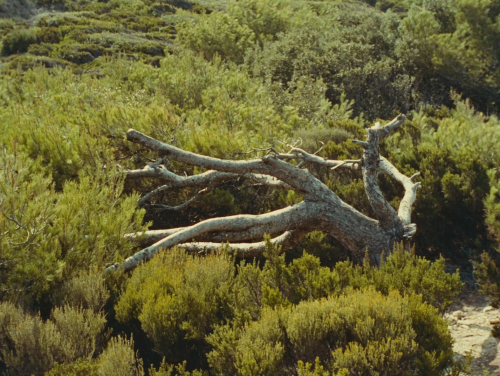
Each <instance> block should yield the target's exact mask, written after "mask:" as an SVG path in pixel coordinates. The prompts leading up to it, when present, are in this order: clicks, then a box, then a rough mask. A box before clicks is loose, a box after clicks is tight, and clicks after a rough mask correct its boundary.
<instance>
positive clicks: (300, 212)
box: [107, 203, 312, 271]
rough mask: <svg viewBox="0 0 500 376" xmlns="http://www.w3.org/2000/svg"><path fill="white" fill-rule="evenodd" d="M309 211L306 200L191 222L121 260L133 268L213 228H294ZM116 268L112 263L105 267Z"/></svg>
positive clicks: (304, 224)
mask: <svg viewBox="0 0 500 376" xmlns="http://www.w3.org/2000/svg"><path fill="white" fill-rule="evenodd" d="M311 214H312V213H308V207H307V205H306V204H305V203H299V204H297V205H294V206H289V207H286V208H284V209H280V210H276V211H273V212H271V213H266V214H260V215H248V214H242V215H235V216H229V217H221V218H211V219H207V220H205V221H202V222H199V223H197V224H195V225H193V226H189V227H185V228H184V229H182V230H179V231H176V232H174V233H172V234H171V235H169V236H167V237H166V238H164V239H161V240H159V241H158V242H156V243H154V244H152V245H150V246H149V247H147V248H144V249H143V250H141V251H139V252H137V253H136V254H134V255H133V256H131V257H129V258H128V259H126V260H125V262H124V268H125V270H126V271H128V270H132V269H134V268H136V267H137V266H138V265H139V264H140V263H141V262H144V261H148V260H150V259H151V258H152V257H153V256H154V255H155V254H156V253H157V252H158V251H159V250H160V249H163V248H170V247H173V246H175V245H178V244H181V243H184V242H187V241H189V240H191V239H193V238H196V237H197V236H200V235H204V234H207V233H210V232H216V231H244V230H248V229H250V228H252V227H254V226H259V227H264V226H265V227H266V228H267V229H268V233H282V232H285V231H288V230H293V229H295V228H304V227H305V228H307V227H308V226H307V222H309V221H311V220H312V218H311ZM113 268H116V266H115V265H114V266H111V267H109V268H108V269H107V270H111V269H113Z"/></svg>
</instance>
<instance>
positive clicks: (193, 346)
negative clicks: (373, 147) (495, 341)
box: [0, 0, 500, 376]
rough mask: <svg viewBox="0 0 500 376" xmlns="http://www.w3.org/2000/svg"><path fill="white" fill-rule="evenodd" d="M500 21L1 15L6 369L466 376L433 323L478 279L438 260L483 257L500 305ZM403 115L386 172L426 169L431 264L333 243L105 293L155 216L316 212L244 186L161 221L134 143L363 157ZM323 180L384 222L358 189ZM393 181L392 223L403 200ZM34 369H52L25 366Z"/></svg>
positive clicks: (163, 9) (329, 7)
mask: <svg viewBox="0 0 500 376" xmlns="http://www.w3.org/2000/svg"><path fill="white" fill-rule="evenodd" d="M365 3H366V4H365ZM497 3H498V2H497V1H482V2H474V1H469V0H461V1H457V2H448V1H413V0H393V1H385V0H384V1H365V2H356V1H355V2H347V1H335V2H331V1H315V2H308V1H306V2H295V1H289V0H282V1H271V2H270V1H264V0H242V1H229V2H227V3H226V2H223V1H221V2H205V1H203V2H196V1H192V2H187V1H177V0H175V1H174V0H172V1H170V0H169V1H163V2H155V1H150V0H145V1H142V0H131V1H128V0H127V1H116V0H111V1H103V2H94V1H87V0H78V1H72V0H62V1H57V2H54V1H51V0H50V1H38V5H43V6H44V7H47V8H51V7H52V8H53V9H57V10H61V9H64V10H66V11H65V12H60V11H58V12H46V13H41V14H39V15H37V16H35V17H34V18H33V19H31V20H30V21H29V23H28V22H24V21H22V20H19V19H2V20H0V35H1V36H2V55H4V56H2V57H1V58H0V63H1V64H0V69H1V70H2V74H1V75H0V134H1V136H0V143H1V145H2V151H1V153H0V300H1V302H0V305H1V309H0V373H1V372H2V371H4V370H5V369H7V371H8V374H12V375H18V374H19V375H21V374H27V375H28V374H29V375H30V374H32V373H35V374H36V375H39V374H40V375H42V374H44V373H45V372H48V373H47V374H48V375H52V376H57V375H115V374H116V375H129V374H130V375H142V374H144V372H145V369H148V368H149V367H150V366H151V365H152V366H153V367H152V368H151V369H150V370H149V373H150V374H151V375H157V376H166V375H173V374H176V375H177V374H178V375H186V376H188V375H191V374H192V375H197V376H199V375H201V374H206V373H209V372H211V373H213V374H251V375H255V374H300V375H304V376H305V375H308V376H310V375H313V374H316V375H319V374H322V375H326V374H336V375H346V374H351V373H355V374H368V373H369V372H370V371H369V370H372V371H373V370H376V371H377V372H379V373H381V374H384V373H385V374H405V371H409V374H421V375H433V374H436V375H438V374H439V375H441V374H454V373H453V372H455V371H453V370H452V367H453V366H455V368H459V365H458V364H454V362H453V360H452V358H451V355H452V354H451V342H450V337H449V334H448V332H447V330H446V325H445V323H444V321H443V320H442V319H441V318H440V316H439V315H440V313H442V312H443V311H444V310H445V309H446V308H447V307H448V306H449V305H450V303H451V301H452V300H453V299H455V298H456V296H457V293H458V291H459V289H460V287H461V283H460V281H459V277H458V274H454V275H448V274H446V273H445V272H444V270H445V260H444V258H442V257H439V255H440V254H442V255H443V256H444V257H445V258H446V259H447V260H448V264H447V265H446V268H447V269H453V268H454V267H453V266H454V265H457V266H460V267H461V269H462V271H464V270H465V271H467V268H470V267H469V259H471V258H472V259H475V260H476V261H479V259H478V255H479V253H480V252H481V251H483V250H486V251H488V252H489V253H488V254H485V255H484V256H483V263H481V264H476V273H477V276H478V278H479V282H480V283H481V286H482V287H481V288H482V291H484V292H486V293H488V294H490V296H491V297H492V298H493V304H497V303H498V297H499V296H500V294H499V291H500V287H499V286H500V277H499V275H500V273H499V271H498V268H497V266H496V265H498V260H497V258H496V256H495V254H494V253H493V252H492V250H493V249H494V248H495V247H496V240H495V236H497V235H498V232H499V231H498V228H499V225H498V223H499V218H500V215H499V212H500V209H499V208H498V206H499V205H498V202H499V194H498V191H499V179H498V173H497V170H496V169H497V167H498V165H499V163H500V158H499V154H498V153H499V150H500V147H499V143H500V133H499V130H500V127H499V126H500V125H499V122H498V118H497V117H496V116H495V115H494V114H495V111H498V103H500V102H499V101H498V88H499V85H500V83H499V78H498V66H497V64H496V61H497V60H498V53H499V52H498V47H497V46H499V45H500V43H498V13H499V11H500V8H499V7H498V4H497ZM367 4H369V5H367ZM47 68H50V69H47ZM450 89H454V90H455V92H456V93H459V94H456V93H455V92H453V93H452V92H451V91H450ZM450 93H451V94H450ZM460 96H462V98H463V99H461V98H460ZM477 109H480V110H481V111H483V113H480V112H478V111H477ZM397 111H398V112H399V111H404V112H406V113H407V115H408V117H409V119H410V120H409V121H407V122H406V124H405V126H404V127H403V128H401V129H400V130H399V131H398V132H396V133H395V134H393V135H391V136H390V137H389V138H388V139H386V141H385V143H384V144H383V145H382V150H381V154H382V155H384V156H386V157H387V158H388V159H390V160H391V161H392V162H393V163H394V164H395V165H396V166H397V167H398V168H399V169H400V171H402V172H403V173H405V174H407V175H412V174H414V173H415V172H417V171H420V172H421V177H420V180H421V183H422V189H421V190H420V192H419V195H418V198H417V201H416V203H415V207H414V208H415V210H414V214H413V219H414V221H415V222H416V223H417V228H418V231H417V234H416V236H415V238H414V240H415V252H416V253H417V254H418V255H426V256H429V257H430V258H432V259H434V260H435V262H431V261H428V260H425V259H423V258H421V257H418V256H416V255H414V254H411V255H410V254H408V253H404V252H402V250H400V249H398V250H397V251H396V252H395V253H394V254H393V255H391V256H390V257H388V258H387V260H385V262H384V263H382V264H381V265H379V266H378V267H373V266H370V265H354V264H352V263H351V262H350V261H349V260H346V258H348V255H347V254H346V253H345V252H344V251H343V249H342V247H341V246H340V245H339V244H338V243H336V242H335V240H334V239H332V238H331V237H330V236H327V235H325V234H323V233H320V232H315V233H311V234H309V235H308V236H307V237H306V239H305V240H304V241H303V243H302V244H301V245H300V246H299V247H297V249H295V250H293V251H292V252H290V253H289V254H288V255H287V259H286V260H287V261H286V262H285V257H284V256H283V255H279V254H278V252H277V250H275V249H268V253H267V259H266V261H259V262H257V261H255V262H241V263H237V264H235V262H234V260H233V259H232V258H231V257H230V256H228V255H225V254H224V252H222V254H221V255H209V256H206V257H205V258H202V257H198V256H196V257H194V256H190V255H187V254H185V253H183V252H181V251H179V250H173V251H172V252H171V253H168V254H163V255H161V256H160V257H157V258H156V259H155V260H153V261H152V262H151V263H150V264H148V265H143V266H142V267H141V268H139V269H138V270H137V271H135V272H134V273H133V274H132V275H131V276H128V275H123V274H121V273H118V274H116V275H113V276H108V277H107V281H105V280H104V277H103V276H102V274H101V272H102V270H103V269H104V267H105V265H106V263H109V262H114V261H116V260H121V259H123V258H124V257H127V256H128V255H129V254H131V253H132V252H133V251H134V250H135V245H134V244H133V242H131V241H130V240H129V238H126V237H124V235H125V234H126V233H130V232H135V231H141V230H144V229H146V228H147V227H148V226H149V225H151V223H147V221H149V220H151V221H153V222H152V224H153V226H155V228H158V227H169V226H170V227H174V226H176V227H177V226H182V225H188V224H191V223H193V222H195V221H199V220H200V219H204V218H208V217H211V216H214V215H230V214H234V213H264V212H267V211H269V210H272V209H275V208H278V207H282V206H285V205H291V204H293V203H296V202H298V201H300V200H301V199H302V198H301V197H300V195H298V194H294V193H293V192H289V191H286V190H283V191H273V190H271V189H268V188H266V187H262V186H258V185H249V184H247V183H243V182H231V183H225V184H223V185H221V186H218V187H215V189H214V190H213V191H212V192H211V193H210V194H208V195H206V196H205V197H204V198H203V199H202V200H200V201H199V202H197V203H196V204H195V205H193V206H192V207H191V208H190V209H189V210H186V211H183V212H180V213H174V214H172V213H168V212H163V213H156V212H154V211H149V212H147V213H144V211H142V210H138V209H137V208H136V202H137V199H138V197H139V195H140V194H142V193H144V192H146V191H148V190H149V189H150V188H151V184H153V183H150V182H143V181H131V180H128V181H124V179H123V170H127V169H130V168H142V167H143V166H144V164H145V163H146V162H150V161H152V160H155V159H156V158H157V156H156V155H155V154H153V153H150V152H148V151H145V150H143V149H142V148H140V147H138V146H136V145H132V144H130V143H128V142H126V141H125V139H124V134H125V131H126V130H127V129H128V128H135V129H137V130H139V131H142V132H145V133H147V134H149V135H151V136H153V137H156V138H158V139H161V140H164V141H167V142H169V143H171V144H173V145H175V146H177V147H180V148H183V149H186V150H191V151H195V152H199V153H203V154H207V155H211V156H214V157H220V158H229V159H240V158H244V157H245V156H248V157H250V156H258V155H259V154H258V153H254V154H244V152H247V151H248V150H250V149H252V148H267V147H274V148H277V149H280V148H281V149H283V150H284V149H285V146H283V145H286V144H289V143H297V144H300V145H301V147H302V148H304V149H306V150H308V151H310V152H316V151H317V150H319V149H320V148H321V147H323V148H322V150H321V152H319V155H320V156H322V157H325V158H334V159H351V158H359V157H360V156H361V149H360V147H359V146H357V145H355V144H353V143H352V142H351V140H352V139H363V138H364V137H365V128H366V126H368V125H369V124H371V122H372V120H375V119H376V118H382V119H388V118H389V117H391V116H393V115H394V113H395V112H397ZM382 121H383V120H382ZM323 144H324V145H323ZM168 168H169V169H170V170H172V171H174V172H176V173H180V174H184V173H185V172H186V173H188V174H191V173H199V172H201V171H200V170H198V169H193V168H192V167H189V166H184V165H180V164H178V163H171V164H170V165H169V166H168ZM309 168H310V171H311V172H312V173H313V174H315V175H316V176H317V177H318V179H321V180H322V181H323V182H325V183H326V184H327V185H328V186H329V187H331V188H332V189H333V190H334V191H335V192H336V193H337V194H338V195H339V196H340V197H341V198H342V199H343V200H345V201H346V202H348V203H349V204H352V205H353V206H354V207H356V208H357V209H359V210H360V211H362V212H364V213H366V214H368V215H372V214H373V213H372V212H371V208H370V205H369V203H368V201H367V199H366V194H365V192H364V188H363V182H362V179H361V178H362V177H361V174H360V172H359V171H345V170H342V169H337V170H335V171H324V170H322V169H315V168H314V167H312V166H310V167H309ZM380 184H381V187H382V189H383V191H384V193H385V194H386V197H387V198H388V199H389V200H390V202H391V203H392V204H393V205H395V206H396V205H398V204H399V200H400V198H401V197H402V189H401V187H400V186H399V185H397V184H396V183H395V182H393V181H391V180H390V179H388V178H387V177H385V176H381V177H380ZM192 193H193V192H190V191H189V190H187V191H182V192H178V191H174V192H166V193H165V194H164V195H162V196H159V197H157V198H156V199H155V200H156V201H154V202H153V203H166V204H177V203H180V202H183V201H185V200H186V199H187V198H188V197H191V194H192ZM485 214H486V220H485ZM145 216H146V217H145ZM303 250H305V251H306V253H303ZM313 255H314V256H313ZM450 264H451V265H452V266H451V267H450ZM326 265H328V267H327V266H326ZM356 317H358V318H359V320H356V319H355V318H356ZM361 318H362V319H361ZM106 320H107V323H106ZM110 329H113V330H114V332H113V333H112V335H113V337H112V338H111V337H110ZM131 334H133V338H134V341H135V342H133V341H132V339H131ZM110 338H111V339H110ZM127 338H130V339H127ZM49 345H50V346H49ZM27 353H30V354H36V355H37V356H38V358H37V359H38V360H37V361H35V360H34V359H35V358H33V359H30V360H29V361H26V362H21V359H22V358H23V357H26V355H25V354H27ZM382 355H383V356H382ZM162 357H165V361H164V362H163V363H162V364H160V361H161V358H162ZM141 359H144V363H145V364H143V361H142V360H141ZM382 359H383V360H382ZM183 361H187V363H183ZM35 362H37V363H35ZM2 367H3V368H2ZM5 367H9V368H5ZM158 367H159V368H158ZM450 367H451V368H450ZM195 368H198V369H201V371H199V370H198V371H196V370H194V369H195Z"/></svg>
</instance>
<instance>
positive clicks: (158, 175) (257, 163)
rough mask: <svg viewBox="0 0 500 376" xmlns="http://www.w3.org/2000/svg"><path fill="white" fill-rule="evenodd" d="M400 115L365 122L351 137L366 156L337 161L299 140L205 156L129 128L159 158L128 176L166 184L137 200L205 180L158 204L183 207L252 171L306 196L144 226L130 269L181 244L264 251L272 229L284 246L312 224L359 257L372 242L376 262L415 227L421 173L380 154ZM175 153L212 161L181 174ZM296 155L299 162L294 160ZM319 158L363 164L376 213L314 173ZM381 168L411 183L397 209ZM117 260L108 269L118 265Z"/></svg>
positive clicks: (246, 253)
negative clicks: (358, 135)
mask: <svg viewBox="0 0 500 376" xmlns="http://www.w3.org/2000/svg"><path fill="white" fill-rule="evenodd" d="M405 119H406V118H405V116H404V115H399V116H398V117H397V118H395V119H394V120H393V121H391V122H390V123H388V124H387V125H385V126H380V125H379V124H376V125H375V126H373V127H371V128H369V129H367V139H366V141H353V142H355V143H357V144H359V145H361V146H362V147H363V148H364V153H363V158H362V159H361V160H349V161H336V160H325V159H323V158H321V157H319V156H317V155H314V154H309V153H307V152H306V151H304V150H302V149H298V148H291V150H290V151H289V152H288V153H278V152H275V151H274V150H270V153H269V154H268V155H266V156H264V157H262V158H259V159H253V160H245V161H230V160H222V159H217V158H212V157H207V156H203V155H199V154H195V153H191V152H188V151H184V150H181V149H178V148H176V147H174V146H172V145H168V144H165V143H163V142H161V141H158V140H155V139H153V138H150V137H148V136H146V135H144V134H142V133H140V132H138V131H135V130H133V129H131V130H129V131H128V132H127V139H128V140H129V141H132V142H135V143H138V144H140V145H142V146H144V147H147V148H149V149H151V150H154V151H156V152H157V153H158V155H159V156H160V159H159V160H158V161H157V162H155V163H151V164H149V165H148V166H146V167H144V168H143V169H141V170H133V171H128V172H127V176H128V178H135V179H145V178H155V179H160V180H162V181H163V182H164V185H162V186H161V187H159V188H157V189H155V190H153V191H151V192H150V193H148V194H146V195H145V196H144V197H142V198H141V199H140V201H139V205H141V206H146V207H147V206H148V205H149V204H148V202H149V201H150V200H151V198H153V197H154V196H155V195H158V194H160V193H161V192H164V191H167V190H170V189H179V188H187V187H200V191H199V192H198V193H197V194H196V195H195V197H193V198H192V199H190V200H188V201H187V202H185V203H184V204H181V205H179V206H176V207H170V206H164V205H160V206H159V207H160V209H162V208H163V209H165V210H182V209H183V208H185V207H187V206H189V205H190V204H191V203H192V202H194V201H195V200H196V199H197V198H198V197H201V196H202V195H203V194H205V193H206V192H207V191H208V190H209V189H210V188H211V187H214V186H216V185H217V184H219V183H222V182H225V181H228V180H234V179H247V180H249V181H253V182H255V183H258V184H263V185H267V186H270V187H273V188H278V189H292V190H295V191H297V192H300V194H301V195H302V197H303V199H304V200H303V201H302V202H301V203H298V204H296V205H293V206H289V207H286V208H283V209H279V210H276V211H273V212H270V213H265V214H260V215H248V214H241V215H234V216H228V217H219V218H211V219H207V220H205V221H201V222H199V223H197V224H194V225H192V226H188V227H180V228H173V229H165V230H153V231H146V232H145V233H141V234H129V235H128V236H129V237H130V238H133V239H136V240H137V241H138V242H139V244H141V246H143V247H144V248H143V249H142V250H140V251H139V252H137V253H136V254H134V255H132V256H131V257H129V258H128V259H127V260H125V262H124V265H123V267H124V269H125V270H127V271H128V270H132V269H134V268H135V267H137V265H139V264H140V263H141V262H144V261H147V260H149V259H151V258H152V257H153V256H154V255H155V254H156V253H157V252H158V251H160V250H162V249H167V248H170V247H173V246H179V247H182V248H184V249H186V250H187V251H189V252H194V253H203V252H207V251H212V250H217V249H219V248H220V247H221V245H222V244H223V243H227V242H229V244H228V247H229V248H230V249H231V250H232V251H234V252H235V253H236V255H237V256H238V257H256V256H260V255H262V254H263V252H264V251H265V242H263V241H262V239H263V236H264V235H265V234H272V235H273V236H274V238H272V239H271V242H272V243H273V244H279V245H281V248H282V250H286V249H289V248H292V247H293V246H295V245H296V244H297V243H298V242H299V241H300V240H301V239H302V238H303V237H304V236H305V235H306V234H307V233H308V232H310V231H314V230H320V231H324V232H326V233H329V234H330V235H332V236H333V237H334V238H336V239H337V240H338V241H339V242H340V243H342V244H343V245H344V246H345V247H346V248H347V249H348V250H350V251H351V252H352V254H353V257H354V258H355V259H357V260H361V259H362V258H363V257H364V255H365V251H366V249H368V251H369V255H370V258H371V261H372V262H378V261H379V260H380V257H381V254H382V252H383V251H384V250H385V251H389V250H391V249H392V246H393V243H394V242H395V241H400V240H402V239H404V238H410V237H411V236H413V234H414V233H415V231H416V226H415V225H414V224H412V223H411V209H412V205H413V203H414V201H415V198H416V194H417V190H418V188H419V186H420V184H419V183H414V182H413V179H414V177H415V176H413V177H411V178H409V177H407V176H405V175H403V174H402V173H400V172H399V171H398V170H397V169H396V167H394V166H393V165H392V164H391V163H390V162H389V161H387V160H386V159H385V158H383V157H381V156H380V154H379V143H380V142H381V141H382V140H383V139H384V138H385V137H387V135H388V134H389V133H390V132H391V131H392V130H394V129H396V128H398V127H400V126H401V125H402V124H403V122H404V121H405ZM166 159H171V160H175V161H178V162H182V163H186V164H189V165H194V166H198V167H202V168H205V169H208V171H206V172H204V173H201V174H199V175H194V176H187V177H184V176H179V175H176V174H174V173H172V172H170V171H168V170H167V169H166V168H165V166H164V165H163V164H162V162H163V161H164V160H166ZM290 160H296V161H298V162H299V164H298V165H297V166H294V165H292V164H290V163H289V162H288V161H290ZM308 165H319V166H324V167H329V168H331V169H336V168H359V166H361V169H362V174H363V182H364V187H365V191H366V194H367V196H368V200H369V202H370V205H371V207H372V208H373V211H374V212H375V215H376V217H377V219H372V218H369V217H367V216H366V215H364V214H362V213H360V212H359V211H357V210H356V209H354V208H353V207H352V206H350V205H348V204H346V203H345V202H343V201H342V200H341V199H340V198H339V197H338V196H337V195H336V194H335V193H334V192H332V191H331V190H330V189H329V188H328V187H327V186H326V185H325V184H323V183H322V182H321V181H319V180H318V179H317V178H316V177H315V176H313V175H312V174H311V173H310V172H309V171H308V170H307V169H306V167H307V166H308ZM379 170H382V171H383V172H384V173H386V174H387V175H388V176H390V177H391V178H393V179H395V180H397V181H398V182H399V183H401V184H402V186H403V187H404V189H405V192H406V193H405V195H404V197H403V199H402V201H401V204H400V207H399V211H398V212H396V210H394V208H393V207H392V206H391V205H390V204H389V203H388V202H387V200H386V199H385V197H384V195H383V193H382V191H381V190H380V187H379V184H378V173H379ZM117 267H118V265H113V266H111V267H109V268H108V269H107V270H113V269H114V268H117Z"/></svg>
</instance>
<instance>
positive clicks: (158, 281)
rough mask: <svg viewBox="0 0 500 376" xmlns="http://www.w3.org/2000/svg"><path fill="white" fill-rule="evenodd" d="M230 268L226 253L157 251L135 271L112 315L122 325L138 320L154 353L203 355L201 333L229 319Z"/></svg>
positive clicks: (232, 270) (181, 356)
mask: <svg viewBox="0 0 500 376" xmlns="http://www.w3.org/2000/svg"><path fill="white" fill-rule="evenodd" d="M234 271H235V270H234V265H233V262H232V260H231V259H228V258H227V257H225V256H207V257H206V258H200V257H193V256H189V255H187V254H185V253H184V252H181V251H172V252H168V253H164V254H161V255H158V256H157V257H155V258H154V259H153V260H152V261H151V262H149V263H148V264H147V265H144V266H142V267H141V268H139V269H137V271H135V272H134V274H133V276H132V278H131V279H130V280H129V282H128V284H127V286H126V288H125V291H124V293H123V295H122V296H121V298H120V300H119V302H118V304H117V305H116V307H115V309H116V316H117V318H118V320H120V321H121V322H123V323H127V322H131V321H133V320H139V322H140V323H141V327H142V330H144V332H145V333H146V335H147V336H148V337H149V338H151V339H152V341H153V343H154V349H155V351H157V352H158V353H159V354H161V355H163V356H166V357H167V360H170V359H186V357H188V356H193V355H194V356H195V357H200V358H201V359H202V358H203V350H204V349H205V346H206V345H205V343H204V338H205V336H206V335H207V334H209V333H210V332H211V331H212V328H213V327H214V326H215V325H216V324H218V323H219V322H220V320H224V319H225V318H230V317H231V312H232V308H231V303H230V296H231V295H232V294H231V286H232V283H233V279H234Z"/></svg>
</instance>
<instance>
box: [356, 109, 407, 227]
mask: <svg viewBox="0 0 500 376" xmlns="http://www.w3.org/2000/svg"><path fill="white" fill-rule="evenodd" d="M405 119H406V116H404V115H399V116H398V117H397V118H395V119H394V120H392V121H391V122H390V123H389V124H387V125H385V126H383V127H381V126H380V124H378V123H377V124H376V125H374V126H373V127H371V128H368V129H367V140H366V142H364V143H363V144H362V146H363V149H364V152H363V164H362V172H363V183H364V187H365V191H366V195H367V196H368V201H369V202H370V205H371V207H372V209H373V211H374V212H375V215H376V216H377V218H378V220H379V222H380V225H381V226H382V228H383V229H384V230H386V231H392V232H394V233H395V234H396V236H401V235H402V233H403V231H404V230H403V227H404V226H403V224H402V223H401V221H400V219H399V217H398V214H397V213H396V210H394V208H393V207H392V206H391V204H389V202H388V201H387V200H386V199H385V197H384V195H383V193H382V191H381V190H380V187H379V184H378V168H379V163H380V154H379V144H380V142H381V141H382V140H383V139H384V138H385V137H387V135H388V134H389V133H390V132H391V131H392V130H394V129H396V128H398V127H400V126H401V125H402V124H403V123H404V121H405Z"/></svg>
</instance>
